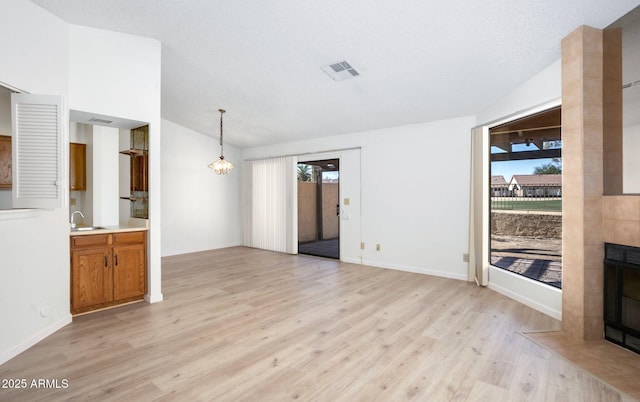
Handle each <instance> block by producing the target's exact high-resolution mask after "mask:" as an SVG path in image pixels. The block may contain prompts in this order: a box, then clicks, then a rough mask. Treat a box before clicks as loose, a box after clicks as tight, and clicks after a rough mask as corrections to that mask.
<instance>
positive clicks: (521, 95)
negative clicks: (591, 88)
mask: <svg viewBox="0 0 640 402" xmlns="http://www.w3.org/2000/svg"><path fill="white" fill-rule="evenodd" d="M561 97H562V62H561V60H558V61H556V62H555V63H553V64H551V65H550V66H549V67H547V68H545V69H544V70H542V71H540V72H539V73H538V74H536V75H534V76H533V77H531V78H530V79H529V80H527V81H526V82H524V83H523V84H522V85H520V86H518V87H517V88H515V89H514V90H513V91H511V92H510V93H509V94H507V95H506V96H505V97H503V98H502V99H500V100H498V101H497V102H495V103H494V104H493V105H491V106H490V107H488V108H487V109H485V110H483V111H481V112H480V113H478V114H476V124H477V125H484V124H487V123H491V122H493V121H496V120H501V119H504V118H505V117H509V116H516V115H518V114H520V113H521V112H523V111H526V110H529V109H531V108H533V107H535V106H538V105H543V104H546V103H549V102H554V101H557V100H559V99H560V98H561Z"/></svg>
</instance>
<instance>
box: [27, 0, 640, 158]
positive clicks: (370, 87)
mask: <svg viewBox="0 0 640 402" xmlns="http://www.w3.org/2000/svg"><path fill="white" fill-rule="evenodd" d="M32 1H33V2H34V3H36V4H38V5H40V6H42V7H43V8H45V9H47V10H49V11H50V12H52V13H53V14H56V15H58V16H60V17H61V18H63V19H64V20H66V21H68V22H70V23H73V24H79V25H86V26H92V27H97V28H103V29H108V30H112V31H118V32H125V33H130V34H135V35H142V36H146V37H151V38H155V39H158V40H159V41H161V42H162V117H163V118H165V119H168V120H171V121H173V122H175V123H178V124H180V125H182V126H185V127H188V128H191V129H194V130H196V131H199V132H201V133H204V134H207V135H212V136H215V137H217V135H218V132H217V131H218V128H217V124H218V123H217V121H218V118H219V116H218V112H217V110H218V109H219V108H224V109H226V110H227V113H226V114H225V141H228V142H229V143H231V144H233V145H236V146H239V147H248V146H255V145H263V144H274V143H280V142H284V141H292V140H299V139H306V138H313V137H321V136H328V135H336V134H343V133H349V132H357V131H363V130H369V129H375V128H383V127H391V126H398V125H404V124H412V123H419V122H426V121H433V120H438V119H446V118H452V117H458V116H463V115H468V114H475V113H476V112H479V111H481V110H482V109H483V108H485V107H487V106H489V105H491V104H492V103H493V102H494V101H496V100H497V99H499V98H500V97H502V96H504V95H505V94H506V93H507V92H508V91H510V90H511V89H513V88H514V87H515V86H517V85H519V84H520V83H522V82H524V81H526V80H527V79H528V78H529V77H531V76H532V75H533V74H535V73H537V72H538V71H540V70H542V69H543V68H545V67H547V66H548V65H550V64H551V63H553V62H554V61H556V60H558V59H559V58H560V41H561V39H562V38H563V37H564V36H566V35H567V34H568V33H569V32H571V31H572V30H573V29H575V28H576V27H577V26H579V25H582V24H586V25H590V26H593V27H596V28H604V27H605V26H607V25H609V24H610V23H612V22H613V21H614V20H616V19H617V18H619V17H620V16H622V15H623V14H625V13H627V12H628V11H629V10H631V9H632V8H634V7H635V6H637V5H638V4H640V0H612V1H603V0H564V1H557V0H539V1H515V0H483V1H470V0H448V1H430V0H396V1H388V0H385V1H382V0H339V1H338V0H324V1H313V2H312V1H308V0H271V1H269V0H245V1H220V0H135V1H133V0H32ZM342 60H347V61H348V62H349V63H351V64H352V65H353V66H354V67H355V68H356V69H357V70H358V72H360V74H361V75H360V76H359V77H358V78H355V79H352V80H346V81H341V82H335V81H333V80H331V79H330V78H329V77H328V76H327V75H326V74H325V73H324V72H323V71H322V69H321V67H322V66H324V65H327V64H332V63H335V62H338V61H342Z"/></svg>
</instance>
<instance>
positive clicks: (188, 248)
mask: <svg viewBox="0 0 640 402" xmlns="http://www.w3.org/2000/svg"><path fill="white" fill-rule="evenodd" d="M224 151H225V159H227V160H228V161H229V162H231V163H233V164H234V169H233V170H232V171H231V173H230V174H228V175H220V176H219V175H217V174H215V173H214V172H213V170H211V169H209V168H208V167H207V165H208V164H210V163H211V162H213V161H215V160H216V159H218V157H219V156H220V146H219V144H218V141H217V139H215V138H213V137H210V136H206V135H203V134H200V133H198V132H196V131H193V130H190V129H187V128H185V127H182V126H179V125H177V124H175V123H173V122H171V121H168V120H164V119H163V120H162V228H163V230H162V254H163V255H175V254H183V253H190V252H195V251H202V250H210V249H216V248H222V247H229V246H236V245H239V244H241V242H242V233H241V221H240V187H239V183H240V177H241V176H242V160H241V157H240V152H239V150H238V149H237V148H236V147H234V146H231V145H229V144H225V147H224Z"/></svg>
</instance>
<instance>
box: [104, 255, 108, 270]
mask: <svg viewBox="0 0 640 402" xmlns="http://www.w3.org/2000/svg"><path fill="white" fill-rule="evenodd" d="M107 265H109V262H108V260H107V256H106V255H105V256H104V267H105V268H106V267H107Z"/></svg>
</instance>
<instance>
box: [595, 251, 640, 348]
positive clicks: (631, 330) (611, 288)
mask: <svg viewBox="0 0 640 402" xmlns="http://www.w3.org/2000/svg"><path fill="white" fill-rule="evenodd" d="M604 247H605V259H604V333H605V339H607V340H609V341H611V342H614V343H617V344H618V345H621V346H624V347H625V348H628V349H630V350H633V351H634V352H636V353H640V248H638V247H629V246H623V245H618V244H611V243H605V246H604Z"/></svg>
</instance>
